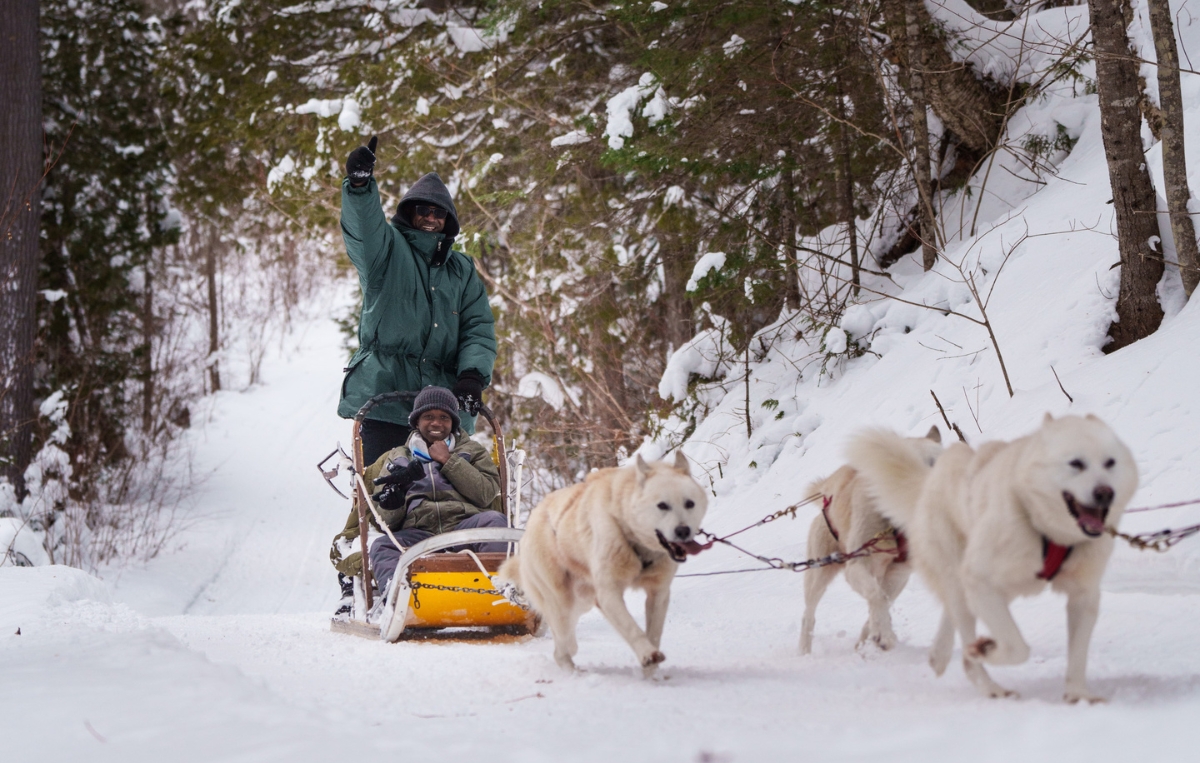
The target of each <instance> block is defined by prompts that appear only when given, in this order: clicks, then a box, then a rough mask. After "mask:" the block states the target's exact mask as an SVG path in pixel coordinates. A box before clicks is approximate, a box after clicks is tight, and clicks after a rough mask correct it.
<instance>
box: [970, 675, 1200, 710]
mask: <svg viewBox="0 0 1200 763" xmlns="http://www.w3.org/2000/svg"><path fill="white" fill-rule="evenodd" d="M993 677H996V678H999V677H1000V676H998V675H997V674H995V673H994V674H993ZM1001 683H1002V684H1004V686H1006V687H1007V688H1009V689H1014V690H1016V691H1018V692H1020V694H1021V698H1022V699H1027V700H1046V701H1049V702H1061V701H1062V695H1063V683H1062V676H1046V677H1045V678H1036V679H1030V680H1020V681H1017V680H1012V679H1010V680H1008V681H1007V682H1005V681H1003V680H1002V681H1001ZM1088 688H1089V689H1091V691H1092V692H1093V693H1095V694H1097V695H1099V696H1101V697H1104V698H1106V699H1107V700H1108V702H1109V703H1111V704H1117V705H1125V704H1139V705H1140V704H1145V703H1148V702H1167V701H1173V700H1179V699H1187V698H1192V697H1196V696H1198V695H1200V674H1197V673H1188V674H1184V675H1178V676H1161V675H1144V674H1141V673H1130V674H1128V675H1123V676H1105V677H1096V678H1089V679H1088Z"/></svg>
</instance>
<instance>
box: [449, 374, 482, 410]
mask: <svg viewBox="0 0 1200 763" xmlns="http://www.w3.org/2000/svg"><path fill="white" fill-rule="evenodd" d="M450 391H451V392H453V393H454V396H455V397H456V398H458V409H459V410H460V411H464V412H465V413H468V414H470V415H471V416H475V415H477V414H478V413H479V406H481V405H483V376H481V375H480V373H479V372H478V371H475V370H473V369H467V370H466V371H463V372H462V373H461V374H459V375H458V381H456V382H454V387H453V389H451V390H450Z"/></svg>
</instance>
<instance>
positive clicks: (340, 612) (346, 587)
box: [333, 572, 354, 617]
mask: <svg viewBox="0 0 1200 763" xmlns="http://www.w3.org/2000/svg"><path fill="white" fill-rule="evenodd" d="M338 584H339V585H340V586H341V587H342V598H341V600H340V601H339V602H338V608H337V609H336V610H334V613H333V616H334V617H343V616H345V617H349V616H350V613H351V612H353V611H354V578H348V577H346V576H345V575H343V574H342V573H340V572H339V573H338Z"/></svg>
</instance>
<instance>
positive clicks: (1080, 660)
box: [1063, 588, 1104, 703]
mask: <svg viewBox="0 0 1200 763" xmlns="http://www.w3.org/2000/svg"><path fill="white" fill-rule="evenodd" d="M1099 615H1100V589H1099V588H1094V589H1086V588H1082V589H1078V590H1071V591H1069V592H1068V593H1067V687H1066V692H1065V693H1064V694H1063V699H1065V700H1066V701H1067V702H1072V703H1074V702H1078V701H1079V700H1081V699H1082V700H1087V701H1088V702H1103V701H1104V698H1103V697H1099V696H1096V695H1095V694H1092V693H1091V692H1089V691H1088V690H1087V658H1088V645H1089V644H1091V642H1092V629H1093V628H1095V627H1096V618H1097V617H1098V616H1099Z"/></svg>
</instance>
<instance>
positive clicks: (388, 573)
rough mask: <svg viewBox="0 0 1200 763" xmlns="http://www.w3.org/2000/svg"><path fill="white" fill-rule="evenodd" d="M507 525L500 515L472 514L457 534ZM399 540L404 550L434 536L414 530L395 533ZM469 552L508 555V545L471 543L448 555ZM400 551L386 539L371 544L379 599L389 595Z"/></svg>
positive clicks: (451, 549) (460, 523) (494, 513)
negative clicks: (388, 589)
mask: <svg viewBox="0 0 1200 763" xmlns="http://www.w3.org/2000/svg"><path fill="white" fill-rule="evenodd" d="M507 526H508V521H507V520H506V519H505V518H504V515H503V514H501V513H500V512H498V511H483V512H480V513H478V514H473V515H471V516H469V517H467V518H466V519H464V520H463V521H461V522H459V523H458V527H455V528H454V529H455V530H469V529H471V528H472V527H507ZM392 534H393V535H395V536H396V540H398V541H400V543H401V544H403V545H404V547H405V548H409V547H411V546H414V545H416V544H418V543H420V542H421V541H423V540H425V539H426V538H431V537H433V535H434V534H433V533H431V532H429V531H428V530H418V529H416V528H411V529H408V530H401V531H399V532H393V533H392ZM463 549H470V550H472V551H474V552H475V553H484V552H488V551H501V552H503V551H507V550H508V542H507V541H500V542H496V543H468V544H466V545H463V546H454V547H452V548H449V549H446V550H447V551H462V550H463ZM401 553H402V552H401V551H400V549H398V548H396V544H395V543H392V539H391V538H389V537H387V536H386V535H385V536H384V537H382V538H377V539H376V540H375V542H374V543H372V544H371V574H372V575H374V577H375V585H376V586H378V588H379V592H380V595H382V594H383V592H384V591H387V586H388V583H390V582H391V580H392V576H393V575H395V574H396V564H397V563H398V562H399V561H400V554H401Z"/></svg>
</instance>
